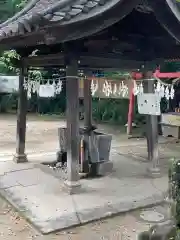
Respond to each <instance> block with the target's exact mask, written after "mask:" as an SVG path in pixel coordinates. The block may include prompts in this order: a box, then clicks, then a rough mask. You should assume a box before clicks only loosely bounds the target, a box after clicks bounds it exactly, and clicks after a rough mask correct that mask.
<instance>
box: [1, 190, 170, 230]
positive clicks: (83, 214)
mask: <svg viewBox="0 0 180 240" xmlns="http://www.w3.org/2000/svg"><path fill="white" fill-rule="evenodd" d="M0 195H1V196H2V197H3V198H4V199H5V200H7V201H8V202H9V203H10V204H11V205H12V206H13V207H14V208H15V209H16V210H18V211H19V213H20V215H22V217H24V218H25V219H26V220H27V221H28V222H29V223H31V224H32V225H33V226H34V227H35V228H36V229H37V230H38V231H40V232H41V233H42V234H49V233H52V232H55V231H60V230H64V229H67V228H71V227H75V226H79V225H81V224H85V223H88V222H92V221H95V220H100V219H103V218H107V217H112V216H113V215H117V214H120V213H125V212H128V211H131V210H135V209H138V208H144V207H149V206H151V205H157V204H160V203H162V202H164V201H165V195H166V192H159V193H157V194H153V195H152V196H147V197H141V196H137V197H136V198H134V200H131V201H127V200H124V201H122V200H119V201H116V202H111V203H109V204H106V205H103V206H99V207H97V208H89V209H82V210H79V211H78V210H77V209H76V204H75V201H74V199H73V195H72V200H73V203H74V206H73V207H74V211H73V212H71V213H68V214H67V213H63V214H62V215H61V216H59V218H55V219H53V218H51V219H47V220H46V221H43V222H40V221H38V219H37V218H36V217H35V216H33V214H32V212H31V211H30V210H29V209H26V208H25V205H24V204H23V203H22V202H21V201H20V199H16V198H13V195H12V194H11V193H10V192H8V188H7V189H1V190H0Z"/></svg>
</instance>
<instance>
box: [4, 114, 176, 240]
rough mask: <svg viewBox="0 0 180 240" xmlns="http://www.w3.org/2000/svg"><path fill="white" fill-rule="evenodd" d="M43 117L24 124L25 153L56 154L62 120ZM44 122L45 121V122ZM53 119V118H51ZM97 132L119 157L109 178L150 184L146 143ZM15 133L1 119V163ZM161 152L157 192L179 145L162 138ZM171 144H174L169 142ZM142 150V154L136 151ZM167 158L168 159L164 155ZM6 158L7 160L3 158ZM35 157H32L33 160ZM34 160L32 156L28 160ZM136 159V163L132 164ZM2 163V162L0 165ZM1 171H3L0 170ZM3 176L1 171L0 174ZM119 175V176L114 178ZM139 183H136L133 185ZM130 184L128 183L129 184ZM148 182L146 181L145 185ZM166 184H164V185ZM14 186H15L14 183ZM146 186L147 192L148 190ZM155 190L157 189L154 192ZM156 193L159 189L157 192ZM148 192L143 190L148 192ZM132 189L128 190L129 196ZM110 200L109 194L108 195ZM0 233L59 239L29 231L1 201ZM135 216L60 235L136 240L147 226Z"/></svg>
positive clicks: (9, 151)
mask: <svg viewBox="0 0 180 240" xmlns="http://www.w3.org/2000/svg"><path fill="white" fill-rule="evenodd" d="M44 120H45V119H44V117H43V118H40V117H39V118H38V119H37V118H34V117H29V121H28V123H27V152H29V153H32V152H34V153H39V152H41V151H42V152H43V151H45V150H44V149H46V152H47V151H48V152H56V150H57V149H58V142H57V127H59V126H62V125H63V124H65V122H63V121H57V117H56V121H44ZM46 120H47V119H46ZM51 120H52V118H51ZM99 127H100V129H103V130H105V131H106V132H108V133H112V134H113V135H114V134H116V135H115V136H114V137H113V139H114V140H113V153H114V154H116V155H118V156H119V158H118V157H116V159H117V160H115V166H116V168H118V169H119V170H118V173H117V172H116V176H115V173H114V172H113V173H112V176H111V177H112V178H115V177H116V179H117V180H118V181H120V182H121V183H123V181H124V179H129V180H128V181H131V183H133V182H134V184H136V185H137V184H138V183H140V182H143V181H144V182H146V181H149V180H147V179H146V178H144V177H145V176H144V170H145V169H146V167H147V165H148V163H146V162H145V161H144V160H145V157H146V156H145V154H146V147H145V144H146V141H145V140H142V139H138V140H137V139H136V140H135V139H131V140H127V138H126V136H125V135H124V134H123V133H122V129H119V128H118V129H117V127H113V128H112V127H108V126H105V125H104V126H99ZM15 133H16V121H15V117H12V116H9V117H7V116H6V117H0V137H1V139H3V141H1V142H0V153H1V154H0V161H2V160H3V159H4V158H8V155H9V160H10V158H11V156H10V155H11V154H12V153H13V152H14V149H15ZM160 141H161V142H162V144H161V149H160V153H161V154H162V153H163V152H164V150H166V152H167V153H168V154H164V156H163V157H161V159H162V160H161V166H162V172H163V178H161V179H159V180H158V181H159V183H158V184H159V186H160V189H161V190H162V189H163V186H165V185H166V183H167V177H166V173H167V167H163V166H164V165H165V166H166V165H167V164H166V163H167V160H168V159H169V157H173V156H175V155H176V154H177V156H178V152H179V144H178V143H176V142H175V141H174V140H171V141H169V139H168V141H167V140H164V139H161V140H160ZM172 142H173V143H172ZM137 149H141V151H139V150H137ZM167 155H168V156H167ZM6 156H7V157H6ZM121 156H131V159H130V164H131V167H130V165H129V161H128V163H127V164H126V161H123V162H122V161H119V160H118V159H122V158H121ZM35 158H37V156H36V157H34V159H35ZM41 158H42V156H41V157H40V156H39V157H38V161H41ZM32 159H33V157H32V156H31V161H32ZM133 160H135V161H133ZM2 164H3V163H2ZM134 166H136V167H134ZM0 169H2V168H0ZM1 174H2V171H1ZM117 176H118V177H117ZM135 179H136V181H139V182H138V183H137V182H135ZM144 179H145V180H144ZM155 181H157V180H155ZM129 183H130V182H129ZM146 183H147V182H146ZM164 183H165V185H164ZM13 184H14V183H13ZM158 184H157V182H153V183H152V182H151V185H152V186H154V187H155V188H157V185H158ZM142 189H143V188H140V189H139V190H138V191H139V192H140V191H141V192H142ZM148 189H149V187H148V188H147V186H146V190H148ZM156 190H157V189H156ZM158 191H159V189H158ZM147 192H148V191H146V193H147ZM130 193H131V190H129V194H130ZM110 197H111V195H110ZM0 214H1V220H0V234H1V235H2V236H3V239H7V240H10V239H11V240H16V239H38V240H39V239H43V240H46V239H48V240H50V239H59V234H58V235H52V236H43V237H42V236H40V235H39V234H37V233H36V232H35V231H34V230H33V229H32V228H30V227H29V226H28V225H27V223H26V222H25V221H24V220H22V219H21V218H19V216H18V215H17V214H16V213H15V212H14V211H13V210H12V209H11V208H10V207H9V206H7V204H5V203H4V201H2V200H1V201H0ZM137 215H138V214H135V215H134V214H127V215H125V216H120V217H116V218H113V219H108V220H104V221H100V222H96V223H93V224H89V225H87V226H84V227H80V228H76V229H75V230H69V231H67V232H64V233H60V236H61V239H62V240H63V239H72V240H76V239H78V240H81V239H84V238H88V237H89V239H112V240H114V239H122V240H124V239H135V236H136V233H137V232H138V231H142V230H143V229H146V228H147V227H149V224H147V223H146V222H143V221H141V220H140V219H139V218H138V217H137Z"/></svg>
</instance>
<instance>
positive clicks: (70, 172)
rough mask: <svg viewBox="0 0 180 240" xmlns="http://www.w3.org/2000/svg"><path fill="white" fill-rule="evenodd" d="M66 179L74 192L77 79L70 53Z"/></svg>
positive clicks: (74, 59) (76, 175)
mask: <svg viewBox="0 0 180 240" xmlns="http://www.w3.org/2000/svg"><path fill="white" fill-rule="evenodd" d="M66 101H67V105H66V108H67V109H66V117H67V181H66V182H65V186H66V190H68V193H70V194H73V193H76V191H77V189H78V188H79V187H80V183H79V79H78V60H77V58H76V56H73V55H70V56H68V59H67V64H66Z"/></svg>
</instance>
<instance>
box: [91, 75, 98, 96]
mask: <svg viewBox="0 0 180 240" xmlns="http://www.w3.org/2000/svg"><path fill="white" fill-rule="evenodd" d="M97 90H98V81H96V83H95V81H94V80H93V79H92V81H91V94H92V96H94V95H95V93H96V92H97Z"/></svg>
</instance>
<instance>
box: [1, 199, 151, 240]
mask: <svg viewBox="0 0 180 240" xmlns="http://www.w3.org/2000/svg"><path fill="white" fill-rule="evenodd" d="M136 215H139V214H137V212H135V213H133V212H132V213H130V214H125V215H121V216H117V217H114V218H111V219H105V220H102V221H98V222H93V223H91V224H88V225H85V226H82V227H77V228H74V229H71V230H67V231H64V232H60V233H55V234H51V235H46V236H42V235H41V234H39V233H38V232H37V231H36V230H34V229H33V228H32V227H31V226H30V225H29V224H28V223H27V222H26V221H25V220H24V219H22V218H21V217H20V216H19V215H18V213H16V212H15V211H14V209H12V208H11V206H9V205H8V204H7V203H6V202H5V201H4V200H2V199H1V198H0V239H3V240H26V239H27V240H28V239H29V240H34V239H36V240H51V239H52V240H84V239H86V240H92V239H93V240H129V239H132V240H135V239H136V236H137V233H138V232H140V231H144V230H147V229H148V228H149V226H150V225H149V224H148V223H146V222H143V221H141V220H139V219H138V217H136Z"/></svg>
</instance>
